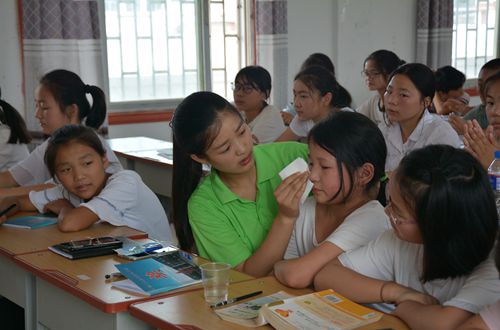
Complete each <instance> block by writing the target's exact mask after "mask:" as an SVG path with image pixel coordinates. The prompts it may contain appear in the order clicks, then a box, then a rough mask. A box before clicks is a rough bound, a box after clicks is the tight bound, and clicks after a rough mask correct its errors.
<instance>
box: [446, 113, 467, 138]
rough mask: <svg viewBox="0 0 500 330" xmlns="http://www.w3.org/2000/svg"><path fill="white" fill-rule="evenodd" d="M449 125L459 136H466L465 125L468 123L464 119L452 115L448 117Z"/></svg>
mask: <svg viewBox="0 0 500 330" xmlns="http://www.w3.org/2000/svg"><path fill="white" fill-rule="evenodd" d="M448 123H449V124H450V125H451V127H453V129H454V130H455V131H456V132H457V134H458V135H464V125H465V123H466V121H465V120H464V119H463V118H462V117H460V116H457V115H456V114H454V113H450V115H449V116H448Z"/></svg>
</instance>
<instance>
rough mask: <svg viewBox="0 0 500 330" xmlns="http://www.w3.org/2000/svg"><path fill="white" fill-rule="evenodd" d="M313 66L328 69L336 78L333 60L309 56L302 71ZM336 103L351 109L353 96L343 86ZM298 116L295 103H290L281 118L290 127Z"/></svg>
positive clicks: (319, 54) (340, 87) (340, 88)
mask: <svg viewBox="0 0 500 330" xmlns="http://www.w3.org/2000/svg"><path fill="white" fill-rule="evenodd" d="M311 66H321V67H323V68H325V69H327V70H328V71H329V72H330V73H331V74H332V75H333V76H334V77H335V66H334V65H333V62H332V60H331V59H330V58H329V57H328V56H327V55H325V54H323V53H313V54H311V55H309V56H308V57H307V58H306V60H305V61H304V63H302V65H301V67H300V71H304V70H305V69H307V68H309V67H311ZM335 99H336V102H337V103H338V104H343V105H344V106H346V107H350V106H351V103H352V97H351V94H349V92H348V91H347V89H345V88H344V87H343V86H339V90H338V91H337V95H336V96H335ZM296 115H297V112H296V111H295V108H294V106H293V102H291V103H290V105H289V106H287V107H286V109H285V110H283V111H281V117H282V118H283V121H284V122H285V125H287V126H289V125H290V123H291V122H292V120H293V118H294V117H295V116H296Z"/></svg>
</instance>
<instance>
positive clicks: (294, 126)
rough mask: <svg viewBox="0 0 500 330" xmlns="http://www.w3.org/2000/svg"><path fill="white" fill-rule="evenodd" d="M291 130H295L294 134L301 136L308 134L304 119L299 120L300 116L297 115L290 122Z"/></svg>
mask: <svg viewBox="0 0 500 330" xmlns="http://www.w3.org/2000/svg"><path fill="white" fill-rule="evenodd" d="M289 127H290V130H291V131H292V132H293V134H295V135H297V136H299V137H305V136H307V133H309V132H306V129H305V127H304V122H303V121H302V120H299V116H297V115H295V117H293V119H292V121H291V122H290V125H289Z"/></svg>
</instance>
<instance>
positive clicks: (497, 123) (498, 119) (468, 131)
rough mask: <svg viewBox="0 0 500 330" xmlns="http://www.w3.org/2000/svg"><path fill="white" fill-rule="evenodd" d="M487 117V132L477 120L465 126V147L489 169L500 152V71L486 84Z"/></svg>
mask: <svg viewBox="0 0 500 330" xmlns="http://www.w3.org/2000/svg"><path fill="white" fill-rule="evenodd" d="M483 91H484V96H485V99H486V107H485V108H486V116H487V118H488V122H489V123H490V125H489V126H488V127H487V128H486V130H485V131H483V130H482V128H481V126H480V124H479V122H478V121H476V120H472V121H468V122H467V123H466V124H465V126H464V147H465V150H467V151H468V152H470V153H471V154H472V155H473V156H474V157H476V158H477V159H478V160H479V161H480V162H481V164H482V165H483V167H484V168H485V169H488V167H489V166H490V164H491V162H492V161H493V158H495V151H496V150H500V71H499V72H497V73H496V74H494V75H493V76H490V77H489V78H488V79H487V80H486V82H485V83H484V89H483Z"/></svg>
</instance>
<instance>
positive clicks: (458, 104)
mask: <svg viewBox="0 0 500 330" xmlns="http://www.w3.org/2000/svg"><path fill="white" fill-rule="evenodd" d="M470 109H471V108H470V107H469V106H468V105H467V104H465V103H464V102H462V101H460V100H457V99H452V98H450V99H448V100H446V101H445V102H444V103H443V110H444V111H443V113H444V114H448V113H453V112H458V113H461V114H462V115H464V114H466V113H467V112H469V110H470Z"/></svg>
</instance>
